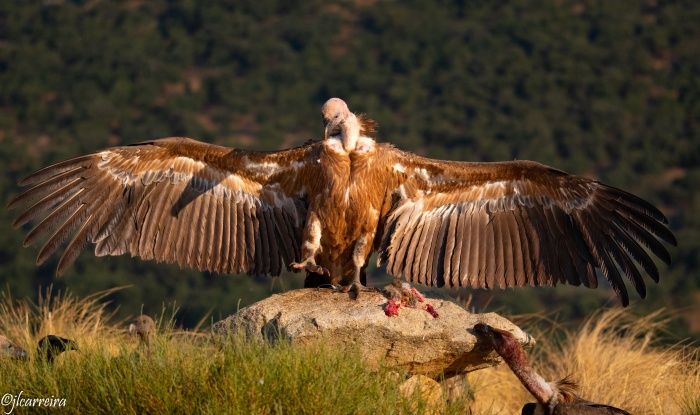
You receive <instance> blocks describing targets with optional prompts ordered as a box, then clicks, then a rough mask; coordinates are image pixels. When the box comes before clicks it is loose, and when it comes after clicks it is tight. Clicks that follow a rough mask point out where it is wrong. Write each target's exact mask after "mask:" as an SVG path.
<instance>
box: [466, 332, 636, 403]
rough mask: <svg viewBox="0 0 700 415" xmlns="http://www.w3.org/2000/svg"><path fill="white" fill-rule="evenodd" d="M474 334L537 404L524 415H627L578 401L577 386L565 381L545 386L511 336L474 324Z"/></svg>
mask: <svg viewBox="0 0 700 415" xmlns="http://www.w3.org/2000/svg"><path fill="white" fill-rule="evenodd" d="M474 332H475V333H476V334H477V335H479V336H483V337H484V338H485V339H486V341H487V342H488V343H489V344H490V345H491V346H492V347H493V349H494V350H495V351H496V353H498V354H499V355H500V356H501V357H502V358H503V360H504V361H505V362H506V364H507V365H508V367H510V369H511V370H512V371H513V373H514V374H515V376H517V378H518V379H519V380H520V382H521V383H522V384H523V386H524V387H525V389H527V390H528V392H530V394H532V396H533V397H534V398H535V399H536V400H537V403H528V404H525V406H523V408H522V412H521V413H522V414H523V415H574V414H581V415H584V414H590V415H607V414H610V415H614V414H618V415H629V413H628V412H627V411H625V410H623V409H620V408H615V407H614V406H609V405H604V404H598V403H594V402H590V401H587V400H585V399H581V398H580V397H579V396H578V395H577V393H576V392H577V390H578V385H576V383H575V382H573V381H572V380H571V379H569V378H568V377H567V378H564V379H562V380H560V381H557V382H547V381H546V380H545V379H544V378H543V377H542V376H540V374H539V373H537V372H535V370H534V369H533V368H532V366H530V362H529V361H528V358H527V354H526V353H525V350H523V346H522V345H521V344H520V342H519V341H518V340H517V339H516V338H515V336H513V335H512V334H511V333H510V332H507V331H505V330H500V329H497V328H495V327H491V326H489V325H488V324H484V323H478V324H476V325H475V326H474Z"/></svg>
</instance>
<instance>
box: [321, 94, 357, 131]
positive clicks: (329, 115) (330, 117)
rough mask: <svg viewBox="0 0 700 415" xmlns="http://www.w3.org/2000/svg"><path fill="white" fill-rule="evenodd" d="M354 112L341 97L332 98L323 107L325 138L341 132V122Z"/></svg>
mask: <svg viewBox="0 0 700 415" xmlns="http://www.w3.org/2000/svg"><path fill="white" fill-rule="evenodd" d="M350 114H352V113H351V112H350V109H349V108H348V104H346V103H345V101H343V100H342V99H340V98H331V99H329V100H328V101H326V103H325V104H323V107H321V116H322V117H323V126H324V130H323V139H324V140H327V139H328V137H330V136H333V135H337V134H338V133H340V126H341V124H342V123H343V122H344V121H345V120H346V119H347V118H348V117H349V116H350Z"/></svg>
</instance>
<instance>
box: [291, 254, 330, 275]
mask: <svg viewBox="0 0 700 415" xmlns="http://www.w3.org/2000/svg"><path fill="white" fill-rule="evenodd" d="M289 268H290V269H291V270H292V271H294V272H299V271H301V270H306V271H307V272H312V273H314V274H319V275H325V276H327V277H330V276H331V272H330V271H329V270H328V268H324V267H322V266H320V265H317V264H316V261H315V260H314V259H313V258H309V259H306V260H304V261H302V262H292V263H291V264H289Z"/></svg>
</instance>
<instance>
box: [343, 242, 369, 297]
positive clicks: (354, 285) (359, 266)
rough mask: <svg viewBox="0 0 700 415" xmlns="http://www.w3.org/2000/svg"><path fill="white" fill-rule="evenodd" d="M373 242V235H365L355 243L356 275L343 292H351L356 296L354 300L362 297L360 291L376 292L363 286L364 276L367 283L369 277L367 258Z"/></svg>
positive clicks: (354, 263) (344, 287)
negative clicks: (366, 273) (367, 274)
mask: <svg viewBox="0 0 700 415" xmlns="http://www.w3.org/2000/svg"><path fill="white" fill-rule="evenodd" d="M370 241H372V235H363V236H361V237H360V239H358V240H357V242H355V248H354V249H353V251H352V262H353V265H354V266H355V274H354V275H353V279H352V282H351V283H350V285H344V286H343V288H342V290H343V292H350V293H352V294H354V297H353V298H354V299H357V297H358V296H359V295H360V291H374V290H372V289H369V288H367V287H365V286H364V284H362V280H363V276H364V280H365V281H367V277H366V275H365V274H364V268H365V262H367V257H368V256H369V253H370V251H371V249H372V245H371V244H370Z"/></svg>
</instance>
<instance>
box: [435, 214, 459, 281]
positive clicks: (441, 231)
mask: <svg viewBox="0 0 700 415" xmlns="http://www.w3.org/2000/svg"><path fill="white" fill-rule="evenodd" d="M455 210H456V206H455V205H449V206H447V208H446V209H445V212H444V213H443V214H442V215H441V217H440V221H439V228H438V232H437V237H436V239H437V242H436V245H435V253H434V254H433V264H432V271H431V274H432V275H433V278H432V281H433V282H432V284H433V285H435V286H437V287H443V286H444V285H445V280H448V281H449V278H450V276H449V275H447V274H446V273H445V257H447V258H448V261H449V255H446V249H447V241H446V237H447V231H448V226H449V224H450V220H451V219H450V218H451V217H452V212H453V211H455Z"/></svg>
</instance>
